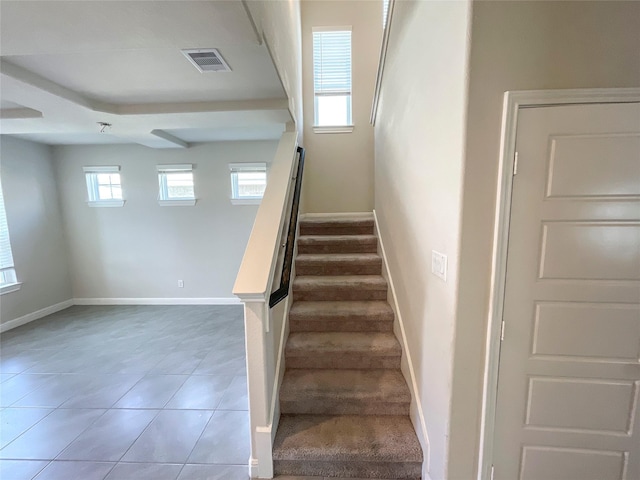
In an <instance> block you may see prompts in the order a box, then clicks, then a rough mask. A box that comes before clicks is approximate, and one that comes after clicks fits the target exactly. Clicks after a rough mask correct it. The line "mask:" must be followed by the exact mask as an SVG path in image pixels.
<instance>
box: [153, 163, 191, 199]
mask: <svg viewBox="0 0 640 480" xmlns="http://www.w3.org/2000/svg"><path fill="white" fill-rule="evenodd" d="M157 168H158V185H159V193H158V203H160V205H165V206H189V205H195V204H196V196H195V190H194V186H193V165H190V164H182V165H158V167H157Z"/></svg>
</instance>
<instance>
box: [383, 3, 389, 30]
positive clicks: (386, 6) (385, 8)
mask: <svg viewBox="0 0 640 480" xmlns="http://www.w3.org/2000/svg"><path fill="white" fill-rule="evenodd" d="M388 16H389V0H382V29H385V28H387V17H388Z"/></svg>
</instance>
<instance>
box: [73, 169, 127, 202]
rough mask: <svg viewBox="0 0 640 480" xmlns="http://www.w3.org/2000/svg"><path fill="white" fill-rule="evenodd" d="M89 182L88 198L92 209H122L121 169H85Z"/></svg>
mask: <svg viewBox="0 0 640 480" xmlns="http://www.w3.org/2000/svg"><path fill="white" fill-rule="evenodd" d="M83 170H84V174H85V178H86V180H87V197H88V203H89V206H90V207H122V206H123V205H124V200H123V198H122V183H121V182H120V167H119V166H117V165H110V166H90V167H83Z"/></svg>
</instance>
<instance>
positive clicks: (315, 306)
mask: <svg viewBox="0 0 640 480" xmlns="http://www.w3.org/2000/svg"><path fill="white" fill-rule="evenodd" d="M335 318H344V319H354V318H357V319H362V320H389V321H393V310H392V309H391V306H390V305H389V303H388V302H383V301H376V300H372V301H351V302H349V301H345V302H330V301H326V302H294V303H293V305H292V306H291V310H290V311H289V320H303V319H304V320H308V321H317V322H321V321H325V320H331V319H335Z"/></svg>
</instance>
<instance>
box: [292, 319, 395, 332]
mask: <svg viewBox="0 0 640 480" xmlns="http://www.w3.org/2000/svg"><path fill="white" fill-rule="evenodd" d="M289 330H290V331H291V332H392V331H393V320H391V319H390V320H368V319H364V320H345V319H340V318H336V319H326V320H322V319H318V320H295V319H292V318H291V317H289Z"/></svg>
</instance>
